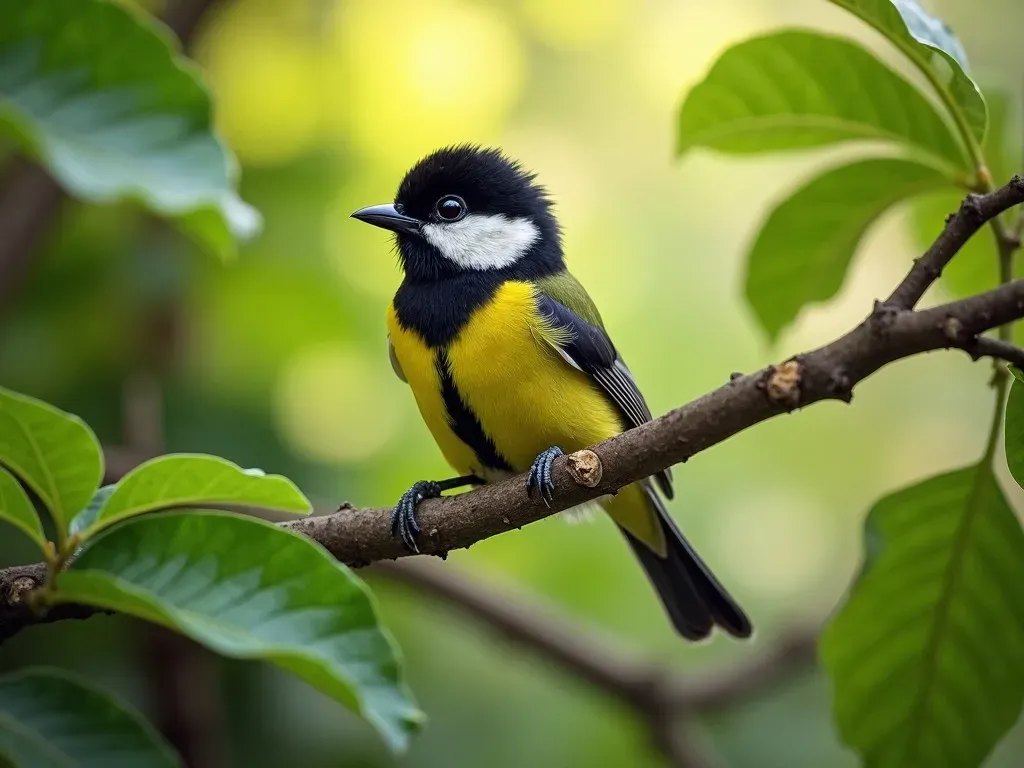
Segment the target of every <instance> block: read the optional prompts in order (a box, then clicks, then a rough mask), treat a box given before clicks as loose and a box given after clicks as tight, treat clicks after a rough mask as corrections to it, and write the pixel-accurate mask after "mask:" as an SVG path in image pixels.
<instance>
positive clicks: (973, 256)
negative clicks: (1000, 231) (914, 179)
mask: <svg viewBox="0 0 1024 768" xmlns="http://www.w3.org/2000/svg"><path fill="white" fill-rule="evenodd" d="M985 98H986V99H987V101H988V106H989V120H990V122H989V131H988V134H987V135H986V137H985V145H984V153H985V160H986V162H987V164H988V167H989V169H990V170H991V172H992V177H993V179H995V182H996V184H997V185H1001V184H1004V183H1005V182H1007V181H1009V179H1010V177H1011V176H1013V174H1014V173H1018V172H1019V171H1020V169H1021V157H1020V136H1021V125H1020V117H1019V114H1018V113H1016V112H1015V111H1014V110H1012V109H1011V101H1010V97H1009V96H1008V95H1007V93H1006V92H1005V91H1002V90H995V89H993V90H986V92H985ZM965 194H966V192H965V191H963V190H950V191H948V192H946V191H943V192H940V193H936V194H928V195H924V196H922V197H921V199H920V200H918V201H916V202H915V203H914V205H913V206H912V207H911V226H912V228H913V233H914V235H915V239H916V241H917V243H918V247H919V248H920V249H921V250H922V251H923V250H924V249H925V248H927V247H928V246H930V245H931V244H932V243H933V242H934V241H935V238H936V237H938V236H939V233H940V232H942V229H943V227H944V226H945V223H946V217H947V216H948V215H949V214H950V213H952V212H953V211H955V210H957V209H958V208H959V207H960V202H961V201H962V200H963V199H964V195H965ZM1014 277H1024V259H1015V260H1014ZM940 280H941V283H942V286H943V287H944V288H945V289H946V290H948V291H950V292H951V293H952V294H953V295H954V296H956V297H967V296H974V295H975V294H977V293H981V292H983V291H987V290H988V289H989V288H994V287H995V286H996V285H997V284H998V283H999V258H998V253H997V251H996V245H995V240H994V239H993V237H992V235H991V233H990V232H987V231H985V232H979V233H978V234H977V235H975V236H974V237H972V238H971V239H970V240H968V241H967V243H966V245H964V247H963V248H961V249H960V252H959V253H958V254H957V255H956V258H955V259H953V260H952V261H951V262H950V263H949V264H948V265H947V266H946V268H945V269H944V270H943V271H942V277H941V278H940Z"/></svg>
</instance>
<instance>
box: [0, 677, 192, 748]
mask: <svg viewBox="0 0 1024 768" xmlns="http://www.w3.org/2000/svg"><path fill="white" fill-rule="evenodd" d="M0 755H2V756H4V757H6V758H7V759H9V760H10V761H11V762H13V763H14V765H16V766H24V768H75V767H78V766H80V767H81V768H172V767H173V766H177V765H180V764H181V763H180V761H179V760H178V758H177V757H176V756H175V755H174V754H173V752H172V751H171V749H170V747H169V746H168V745H167V744H166V743H164V741H163V739H162V738H161V737H160V735H159V734H157V732H156V731H155V730H154V729H153V727H152V726H150V725H149V723H147V722H146V721H145V720H143V719H142V718H141V717H140V716H139V715H138V713H136V712H134V711H132V710H131V709H129V708H128V707H126V706H125V705H123V704H121V703H119V702H117V701H115V700H114V699H113V698H111V697H110V696H109V695H108V694H106V693H104V692H102V691H99V690H97V689H96V688H93V687H92V686H90V685H89V684H88V683H86V682H85V681H83V680H80V679H79V678H78V677H76V676H72V675H69V674H67V673H65V672H58V671H57V670H50V669H30V670H23V671H20V672H16V673H14V674H11V675H7V676H5V677H3V678H0Z"/></svg>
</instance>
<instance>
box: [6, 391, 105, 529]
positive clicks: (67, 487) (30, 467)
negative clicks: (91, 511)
mask: <svg viewBox="0 0 1024 768" xmlns="http://www.w3.org/2000/svg"><path fill="white" fill-rule="evenodd" d="M0 464H3V465H5V466H7V467H9V468H10V469H11V470H12V471H13V472H14V474H15V475H17V476H18V477H20V478H21V480H22V481H23V482H24V483H25V484H26V485H28V486H29V487H30V488H32V490H34V491H35V492H36V493H37V494H39V498H40V499H42V500H43V503H44V504H46V507H47V509H49V510H50V512H51V514H52V515H53V518H54V521H55V522H56V524H57V527H58V528H60V530H61V531H66V530H67V528H68V523H70V522H71V518H72V517H73V516H74V515H75V513H77V512H78V511H79V510H80V509H81V508H82V507H84V506H85V505H86V504H87V503H88V501H89V499H90V498H92V494H93V491H95V490H96V487H97V486H98V485H99V484H100V478H101V477H102V476H103V454H102V452H101V450H100V444H99V442H98V441H97V440H96V435H94V434H93V433H92V430H91V429H89V427H88V426H86V424H85V423H84V422H83V421H82V420H81V419H79V418H78V417H77V416H72V415H71V414H69V413H64V411H60V410H58V409H56V408H54V407H53V406H52V405H47V404H46V403H44V402H42V401H40V400H36V399H35V398H31V397H26V396H25V395H19V394H16V393H14V392H11V391H9V390H6V389H4V388H2V387H0Z"/></svg>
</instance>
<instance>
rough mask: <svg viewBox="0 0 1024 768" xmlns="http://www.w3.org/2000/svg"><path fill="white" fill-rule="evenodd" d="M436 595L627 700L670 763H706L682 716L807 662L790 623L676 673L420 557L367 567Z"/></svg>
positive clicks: (715, 706)
mask: <svg viewBox="0 0 1024 768" xmlns="http://www.w3.org/2000/svg"><path fill="white" fill-rule="evenodd" d="M371 571H372V572H373V573H379V574H381V575H383V576H385V577H386V578H389V579H393V580H396V581H398V582H400V583H404V584H408V585H410V586H412V587H413V588H415V589H416V590H418V591H420V592H424V593H426V594H428V595H430V596H432V597H435V598H438V599H440V600H442V601H443V602H445V603H448V604H449V605H451V606H452V607H453V608H454V609H455V610H457V611H459V612H461V613H464V614H466V615H468V616H470V617H471V618H474V619H477V620H479V621H482V622H483V623H484V624H486V625H487V626H488V627H489V628H491V629H493V630H495V631H497V632H498V633H499V634H501V635H504V636H505V637H506V638H508V639H509V640H511V641H512V642H515V643H518V644H520V645H523V646H525V647H527V648H529V649H531V650H534V651H536V652H538V653H539V654H540V655H541V656H542V657H543V658H545V659H548V660H550V661H553V662H554V663H555V664H556V665H557V666H559V667H561V668H562V669H567V670H569V671H570V672H572V673H573V674H575V675H577V676H579V677H581V678H582V679H583V680H586V681H587V682H588V683H590V684H591V685H593V686H595V687H597V688H599V689H601V690H603V691H605V692H606V693H609V694H611V695H612V696H614V697H615V698H617V699H619V700H620V701H622V702H623V703H624V704H626V705H628V706H629V707H631V708H632V709H633V710H634V711H635V712H636V714H637V715H638V716H639V717H641V718H642V719H643V720H644V721H645V722H646V723H647V725H648V727H649V729H650V732H651V735H652V739H653V741H654V742H655V745H656V746H657V747H658V748H659V749H660V750H661V751H662V752H664V753H665V755H666V756H668V758H669V760H670V762H671V764H672V765H673V766H687V767H688V768H705V767H707V768H710V766H713V765H715V764H716V761H715V760H714V758H712V757H710V756H708V755H706V754H705V751H706V750H705V749H703V748H702V747H701V745H700V744H699V743H697V740H696V739H694V738H693V735H692V733H691V731H692V729H690V728H688V727H687V726H688V721H690V720H691V719H692V718H693V716H694V715H699V714H710V713H712V712H715V711H717V710H719V709H721V708H723V707H725V706H727V705H728V704H730V703H734V702H735V701H736V700H737V699H739V698H741V697H743V696H746V695H749V694H751V693H755V692H757V691H760V690H766V689H768V688H771V687H772V686H773V685H774V684H776V683H777V682H778V681H780V680H782V679H784V678H786V677H787V676H788V675H790V674H791V673H792V672H793V670H794V669H796V668H798V667H801V666H810V665H811V664H812V663H813V661H814V653H815V638H816V637H817V634H818V627H817V626H806V627H801V628H797V629H793V630H791V631H790V632H789V633H787V634H786V635H785V636H784V637H782V638H780V639H779V640H777V641H776V642H774V643H772V644H771V645H770V646H769V647H768V648H767V649H766V650H764V651H762V652H760V653H758V654H757V655H756V656H754V657H753V658H751V659H748V660H746V661H744V662H742V663H740V664H732V665H730V666H729V667H727V668H726V669H724V670H720V671H714V672H706V673H702V674H700V675H696V674H693V673H689V674H685V675H682V674H678V673H675V672H673V671H672V670H671V669H666V668H665V667H664V666H662V665H658V664H651V663H649V662H644V661H641V660H640V659H637V658H635V657H634V656H633V655H631V654H628V653H626V652H625V651H621V650H619V649H617V648H615V647H614V646H613V645H612V644H611V642H610V641H607V640H601V641H598V640H597V639H596V638H595V635H594V632H593V630H592V629H590V628H589V627H588V628H583V627H580V626H576V625H575V624H573V623H572V622H570V621H568V620H566V619H564V618H561V617H559V616H558V615H557V614H556V613H555V612H554V611H552V610H550V609H549V608H547V607H546V606H541V605H539V604H536V601H530V602H527V601H526V600H525V599H524V598H521V597H512V596H511V595H510V594H508V593H507V592H505V591H502V592H501V593H500V594H496V593H495V592H493V591H491V590H489V589H487V588H485V587H482V586H480V585H479V584H477V583H476V582H474V581H471V580H469V579H466V578H463V577H462V576H461V575H459V574H458V573H457V572H455V571H454V570H453V569H451V568H444V567H441V566H439V565H438V564H436V563H431V562H428V561H426V560H423V559H416V560H406V561H404V562H402V563H377V564H376V565H374V566H373V568H372V569H371Z"/></svg>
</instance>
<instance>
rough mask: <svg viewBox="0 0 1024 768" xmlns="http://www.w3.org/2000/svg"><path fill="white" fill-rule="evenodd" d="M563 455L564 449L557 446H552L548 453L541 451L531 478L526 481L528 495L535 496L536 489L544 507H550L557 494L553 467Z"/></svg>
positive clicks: (531, 470) (534, 462)
mask: <svg viewBox="0 0 1024 768" xmlns="http://www.w3.org/2000/svg"><path fill="white" fill-rule="evenodd" d="M562 455H564V454H563V453H562V449H561V448H559V447H558V446H557V445H553V446H551V447H550V448H548V449H547V450H546V451H541V453H540V455H539V456H538V457H537V458H536V459H534V460H533V466H532V467H530V476H529V477H528V478H527V480H526V493H527V495H533V489H534V488H536V489H537V492H538V493H539V494H540V497H541V498H542V499H543V500H544V505H545V506H548V507H550V506H551V500H552V499H553V498H554V493H555V484H554V482H552V480H551V465H552V464H554V463H555V459H557V458H558V457H559V456H562Z"/></svg>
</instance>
